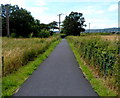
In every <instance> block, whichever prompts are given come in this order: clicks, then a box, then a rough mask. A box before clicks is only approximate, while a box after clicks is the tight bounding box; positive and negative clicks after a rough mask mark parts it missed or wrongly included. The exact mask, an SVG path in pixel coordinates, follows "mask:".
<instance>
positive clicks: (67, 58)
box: [13, 39, 98, 96]
mask: <svg viewBox="0 0 120 98" xmlns="http://www.w3.org/2000/svg"><path fill="white" fill-rule="evenodd" d="M13 96H98V94H97V93H96V92H95V91H94V90H93V89H92V86H91V85H90V83H89V82H88V80H87V79H86V78H85V76H84V75H83V73H82V71H81V69H79V65H78V63H77V61H76V58H75V56H74V54H73V52H72V50H71V48H70V46H69V44H68V42H67V41H66V39H62V41H61V43H60V44H59V45H57V46H56V48H55V49H54V50H53V51H52V52H51V54H50V55H49V56H48V58H47V59H46V60H45V61H43V63H41V64H40V66H39V67H38V68H37V69H36V70H35V71H34V72H33V74H32V75H31V76H30V77H29V78H28V79H27V80H26V81H25V82H24V83H23V85H22V86H21V88H20V89H19V90H18V92H17V93H15V94H14V95H13Z"/></svg>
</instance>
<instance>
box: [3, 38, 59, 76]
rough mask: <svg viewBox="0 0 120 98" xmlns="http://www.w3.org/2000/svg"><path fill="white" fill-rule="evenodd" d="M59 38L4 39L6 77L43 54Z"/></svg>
mask: <svg viewBox="0 0 120 98" xmlns="http://www.w3.org/2000/svg"><path fill="white" fill-rule="evenodd" d="M57 39H58V37H57V36H56V37H50V38H26V39H23V38H21V39H19V38H18V39H16V38H3V40H2V42H3V44H2V47H3V53H2V55H3V56H4V75H6V74H9V73H11V72H13V71H15V70H17V69H18V68H19V67H20V66H24V65H26V64H27V63H28V62H29V61H31V60H34V58H35V57H37V56H38V54H42V53H43V52H44V51H45V50H46V49H47V48H48V47H49V45H50V44H51V43H52V42H54V41H56V40H57Z"/></svg>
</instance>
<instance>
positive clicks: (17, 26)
mask: <svg viewBox="0 0 120 98" xmlns="http://www.w3.org/2000/svg"><path fill="white" fill-rule="evenodd" d="M1 7H2V14H1V15H2V36H7V29H6V26H7V23H6V7H7V8H8V9H9V10H8V11H9V12H8V13H9V14H8V16H9V27H10V36H13V37H44V36H41V33H42V32H43V30H44V32H45V33H46V34H47V35H52V34H53V32H52V31H51V32H50V30H51V29H53V30H54V29H58V27H57V22H56V21H53V22H51V23H49V24H44V23H40V20H38V19H35V18H34V17H33V16H32V15H31V13H30V12H29V11H27V10H26V9H23V8H19V6H18V5H14V6H12V5H10V4H6V5H3V4H2V5H1ZM41 31H42V32H41ZM46 34H45V36H46Z"/></svg>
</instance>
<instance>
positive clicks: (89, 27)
mask: <svg viewBox="0 0 120 98" xmlns="http://www.w3.org/2000/svg"><path fill="white" fill-rule="evenodd" d="M90 24H91V23H89V33H90Z"/></svg>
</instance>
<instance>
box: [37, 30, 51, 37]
mask: <svg viewBox="0 0 120 98" xmlns="http://www.w3.org/2000/svg"><path fill="white" fill-rule="evenodd" d="M49 36H50V31H48V30H41V32H39V34H38V37H40V38H48V37H49Z"/></svg>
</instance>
